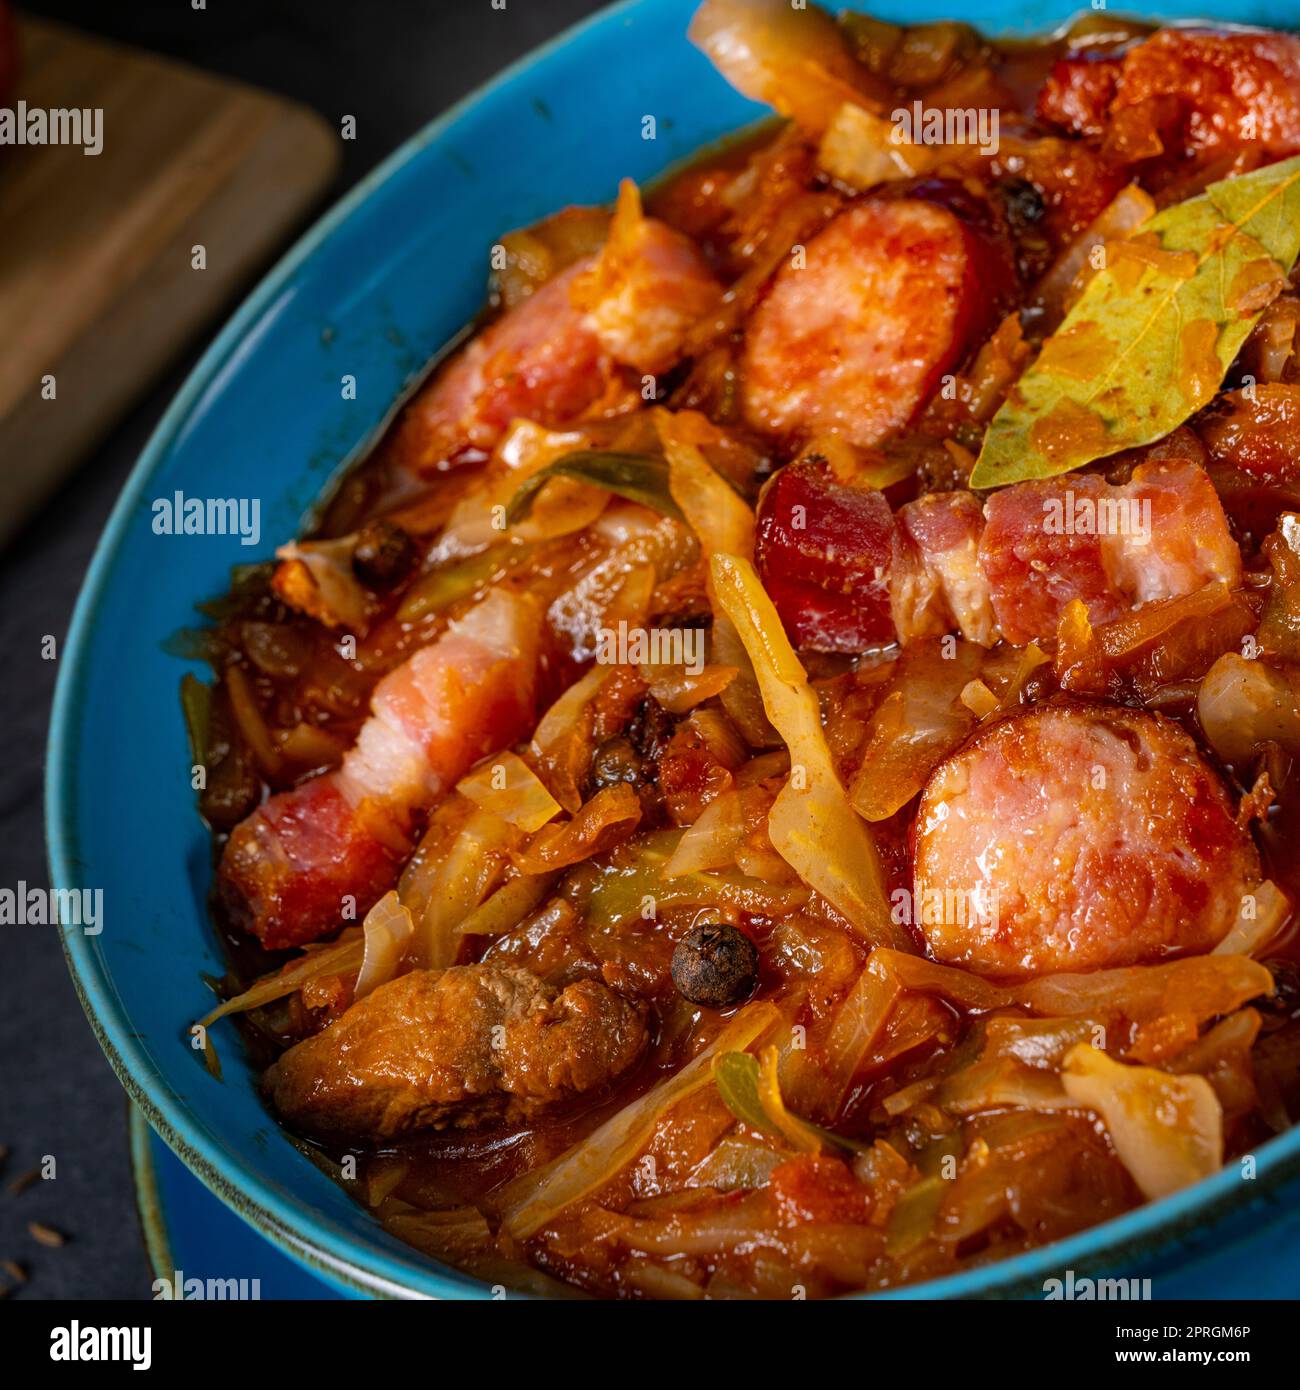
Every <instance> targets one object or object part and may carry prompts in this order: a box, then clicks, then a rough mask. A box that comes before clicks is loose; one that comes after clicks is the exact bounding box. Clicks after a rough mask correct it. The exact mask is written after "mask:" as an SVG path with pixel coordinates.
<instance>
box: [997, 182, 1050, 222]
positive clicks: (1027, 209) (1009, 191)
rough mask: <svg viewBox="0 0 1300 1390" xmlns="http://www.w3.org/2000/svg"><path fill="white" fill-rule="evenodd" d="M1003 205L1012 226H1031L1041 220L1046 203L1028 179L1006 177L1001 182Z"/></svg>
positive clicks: (1045, 209)
mask: <svg viewBox="0 0 1300 1390" xmlns="http://www.w3.org/2000/svg"><path fill="white" fill-rule="evenodd" d="M1001 189H1002V198H1003V205H1004V206H1005V207H1006V210H1007V217H1008V218H1009V219H1010V221H1011V224H1012V226H1014V227H1017V228H1024V227H1032V226H1035V225H1036V224H1037V223H1039V222H1041V221H1042V220H1043V214H1044V213H1045V212H1046V211H1047V204H1046V203H1045V202H1044V201H1043V195H1042V194H1041V193H1040V192H1039V191H1038V189H1037V188H1035V187H1034V185H1033V184H1032V183H1030V182H1029V180H1028V179H1007V180H1006V181H1005V182H1003V183H1002V184H1001Z"/></svg>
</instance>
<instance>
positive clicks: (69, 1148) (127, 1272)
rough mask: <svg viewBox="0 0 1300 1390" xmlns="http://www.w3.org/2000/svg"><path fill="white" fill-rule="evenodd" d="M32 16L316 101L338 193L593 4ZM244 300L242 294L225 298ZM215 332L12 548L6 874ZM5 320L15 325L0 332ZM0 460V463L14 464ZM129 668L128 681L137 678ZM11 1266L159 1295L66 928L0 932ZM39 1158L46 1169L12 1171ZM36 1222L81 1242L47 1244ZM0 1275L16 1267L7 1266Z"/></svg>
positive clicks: (36, 814) (84, 1294)
mask: <svg viewBox="0 0 1300 1390" xmlns="http://www.w3.org/2000/svg"><path fill="white" fill-rule="evenodd" d="M23 8H24V9H25V10H26V11H27V12H28V13H31V14H34V15H40V16H43V17H46V18H49V19H55V20H60V21H63V22H66V23H68V24H73V25H76V26H78V27H80V28H82V29H86V30H89V31H93V32H96V33H100V34H103V35H106V36H108V37H111V38H114V39H117V40H120V41H122V42H125V43H130V44H135V45H138V46H140V47H142V48H149V49H153V50H155V51H157V52H160V53H165V54H169V55H171V56H173V57H176V58H179V59H183V60H185V61H187V62H190V63H193V64H194V65H196V66H198V67H202V68H206V69H208V70H209V71H212V72H216V73H222V74H226V75H228V76H230V77H235V78H239V79H242V80H244V81H247V82H251V83H255V84H257V85H259V86H261V87H265V88H268V89H270V90H273V91H277V92H280V93H283V94H284V95H285V96H288V97H292V98H295V99H297V100H299V101H302V102H304V103H306V104H307V105H310V106H312V107H314V108H315V109H316V110H318V111H319V112H321V113H322V114H323V115H324V116H325V117H326V118H327V119H328V120H329V121H330V123H331V125H333V126H334V127H335V128H336V129H337V120H338V117H339V115H340V114H341V113H343V112H351V113H353V114H355V115H356V116H357V139H356V140H355V141H344V142H341V145H342V151H343V162H342V167H341V171H340V174H339V177H338V179H337V181H336V185H335V187H334V189H333V190H332V192H331V195H330V198H329V199H328V200H327V202H328V201H332V200H333V198H334V197H337V196H339V195H340V194H342V193H343V192H344V191H345V190H346V189H347V188H348V187H350V186H351V185H352V184H353V183H355V182H356V181H357V180H358V179H359V178H361V177H362V176H363V175H364V174H365V173H366V172H367V171H368V170H369V169H371V168H372V167H373V166H374V165H375V164H377V163H378V162H379V161H380V160H382V159H383V158H384V157H385V156H386V155H387V154H388V153H389V152H390V151H391V150H392V149H393V148H394V147H395V146H396V145H398V144H399V143H401V141H403V140H405V139H406V138H407V136H409V135H411V134H412V133H413V132H414V131H416V130H417V129H419V127H420V126H422V125H424V124H425V123H426V122H427V121H429V120H431V119H432V118H433V117H434V116H436V115H438V114H439V113H440V112H441V111H443V110H444V109H445V108H446V107H447V106H449V105H451V104H452V103H453V102H455V101H457V100H458V99H459V98H460V97H462V96H463V95H465V93H467V92H468V91H470V90H472V89H473V88H474V87H476V86H478V85H479V84H480V83H481V82H483V81H485V80H486V79H487V78H489V77H491V76H492V75H493V74H494V73H495V72H497V71H498V70H499V69H500V68H502V67H504V66H505V65H506V64H507V63H510V62H513V61H514V60H515V59H516V58H518V57H520V56H521V55H522V54H524V53H526V52H527V51H528V50H529V49H531V48H534V47H536V45H537V44H539V43H541V42H543V41H544V40H546V39H548V38H550V37H551V36H552V35H553V34H555V33H557V32H559V31H560V30H562V29H564V28H566V27H567V26H568V25H570V24H572V23H574V22H575V21H577V20H579V19H581V18H583V17H585V16H586V15H588V14H590V13H592V12H593V11H595V10H597V9H599V8H601V3H600V0H506V8H505V9H504V10H497V9H493V8H492V4H491V0H337V2H334V0H210V4H209V8H208V9H206V10H202V11H196V10H194V9H192V7H191V6H190V5H189V4H188V3H185V0H131V2H128V0H119V3H110V2H109V0H29V2H28V3H27V4H25V5H24V6H23ZM230 307H232V308H233V305H232V306H230ZM219 326H220V325H219V324H217V323H214V324H212V325H211V326H210V328H209V330H208V331H207V332H206V333H205V334H204V336H203V338H202V341H200V342H197V343H195V344H193V345H192V347H191V350H190V352H189V354H188V355H187V357H186V358H185V359H184V360H182V361H180V362H178V363H176V365H175V367H174V368H173V370H172V371H171V372H170V373H169V374H168V376H167V377H166V378H165V379H164V380H163V381H162V382H161V383H160V384H159V385H158V386H157V387H156V388H155V389H154V390H153V391H152V392H151V394H150V395H149V396H148V398H147V399H146V400H145V401H144V402H143V403H142V404H141V405H140V406H139V408H137V409H136V410H135V411H134V412H133V413H132V414H131V416H130V417H129V418H128V419H126V420H125V421H124V422H123V424H122V425H121V426H120V427H119V428H118V429H117V430H116V431H115V432H114V433H113V434H112V435H111V436H110V437H109V438H107V439H105V440H103V441H102V443H101V444H100V446H99V448H98V449H97V450H96V451H95V453H94V455H93V456H92V457H91V458H90V459H88V460H87V461H86V463H85V465H84V466H83V467H82V468H81V470H80V471H79V472H78V473H77V474H76V475H75V476H74V477H73V479H72V480H71V481H70V482H69V483H68V484H67V486H65V487H64V488H63V490H62V491H61V492H59V493H58V494H57V495H56V496H55V497H54V499H53V500H52V501H51V502H50V503H49V504H48V505H47V506H46V508H45V509H44V511H43V512H42V513H41V514H40V515H39V516H38V517H36V518H35V520H33V521H32V522H30V523H29V524H27V525H26V526H25V527H24V528H23V530H22V532H21V533H20V535H19V537H18V539H17V540H15V541H14V542H13V544H12V545H11V546H10V547H9V549H8V550H7V551H4V552H0V670H2V674H0V886H5V887H16V886H17V884H18V883H19V882H20V881H26V882H27V883H29V884H39V885H42V886H45V885H46V884H47V883H48V878H47V875H46V865H45V841H44V831H43V825H42V822H43V815H42V811H43V807H42V787H41V783H42V773H43V767H44V754H45V736H46V728H47V725H48V721H49V709H50V699H51V696H52V693H53V689H54V681H55V677H56V675H57V673H58V663H57V661H46V660H43V659H42V657H41V644H42V640H43V638H44V637H46V636H47V635H48V636H53V637H54V638H56V639H57V641H58V642H59V644H60V648H61V644H62V639H63V636H64V634H65V633H66V632H67V628H68V621H69V618H70V616H71V613H72V605H73V603H74V601H75V599H76V596H77V592H78V590H79V589H80V587H81V580H82V576H83V574H84V573H85V570H86V566H87V564H88V563H89V561H90V557H91V555H92V553H93V551H94V547H95V543H96V541H97V540H98V538H99V534H100V531H101V530H102V529H103V526H104V523H105V521H106V520H107V518H108V513H109V510H110V508H111V507H112V504H113V501H114V499H115V498H116V496H117V493H118V491H119V489H120V488H121V486H122V484H123V482H124V480H125V478H126V475H127V473H128V472H129V470H130V468H131V466H132V464H133V463H134V462H135V460H136V457H137V456H138V454H139V453H140V450H141V449H142V448H143V446H144V444H145V441H146V440H147V439H148V437H149V434H150V433H151V431H152V430H153V428H154V425H155V424H156V423H157V421H158V418H159V416H160V415H161V414H162V412H163V410H164V408H165V407H166V405H167V403H168V402H169V400H170V399H171V397H172V396H173V394H174V393H175V392H176V390H177V389H178V388H179V386H180V384H181V382H182V381H183V380H184V378H185V376H186V374H187V373H188V372H189V370H190V367H191V366H192V365H193V363H194V361H195V360H196V359H197V357H198V355H199V353H200V352H201V351H202V349H203V348H204V347H206V346H207V342H208V341H209V340H210V338H211V337H212V335H213V333H214V332H215V330H216V329H217V328H218V327H219ZM0 331H3V325H0ZM21 466H22V461H21V460H19V459H0V467H3V468H16V467H21ZM124 678H126V679H129V673H124ZM0 932H3V933H4V935H3V937H0V943H2V944H3V947H4V951H5V953H4V960H3V964H2V965H0V1145H7V1146H8V1149H9V1154H8V1157H7V1160H6V1161H5V1166H4V1171H3V1173H0V1259H14V1260H18V1261H20V1262H21V1263H23V1264H24V1265H26V1266H27V1268H28V1272H29V1276H30V1282H29V1283H28V1284H27V1285H26V1286H25V1287H24V1288H23V1289H22V1290H21V1291H20V1296H24V1297H31V1298H147V1297H150V1288H149V1285H150V1280H151V1278H152V1276H151V1274H150V1273H149V1270H148V1267H147V1264H146V1261H145V1256H144V1249H143V1245H142V1243H141V1238H140V1231H139V1225H138V1222H137V1219H136V1212H135V1202H134V1196H133V1189H132V1185H131V1173H130V1163H129V1158H128V1154H127V1140H126V1119H127V1115H126V1104H127V1102H126V1099H125V1096H124V1094H123V1092H122V1091H121V1089H120V1087H119V1086H118V1084H117V1081H116V1079H115V1078H114V1076H113V1074H112V1072H111V1071H110V1070H109V1067H108V1063H107V1062H106V1061H105V1060H104V1057H103V1054H102V1053H101V1052H100V1050H99V1047H98V1045H97V1044H96V1042H95V1040H94V1038H93V1036H92V1035H91V1032H90V1029H89V1028H88V1027H87V1025H86V1021H85V1018H84V1016H83V1014H82V1011H81V1007H80V1005H79V1004H78V1002H77V999H76V996H75V995H74V993H73V990H72V986H71V983H70V981H69V979H68V974H67V970H66V968H65V966H64V962H63V953H62V950H61V949H60V947H59V942H58V939H57V937H56V935H55V930H54V929H53V928H46V927H32V926H24V927H7V928H0ZM44 1155H52V1156H53V1157H54V1159H55V1160H56V1164H57V1169H56V1172H57V1176H56V1177H55V1179H54V1180H53V1181H46V1182H38V1183H33V1184H32V1185H31V1186H30V1187H28V1188H27V1189H26V1190H25V1191H24V1192H22V1193H20V1194H13V1193H11V1192H10V1191H9V1190H8V1184H10V1183H11V1182H12V1181H13V1179H14V1178H15V1177H17V1176H18V1175H20V1174H22V1173H24V1172H26V1171H27V1170H29V1169H31V1168H33V1167H35V1166H37V1165H38V1164H39V1163H40V1162H41V1161H42V1157H43V1156H44ZM33 1220H35V1221H40V1222H44V1223H46V1224H48V1225H50V1226H53V1227H56V1228H58V1229H59V1230H61V1231H63V1232H65V1233H66V1234H67V1236H68V1242H67V1244H65V1245H64V1246H62V1247H61V1248H59V1249H54V1250H52V1249H45V1248H42V1247H41V1246H40V1245H38V1244H37V1243H36V1242H35V1241H34V1240H33V1239H32V1237H31V1236H30V1234H29V1233H28V1231H27V1223H28V1222H29V1221H33ZM0 1282H5V1277H4V1276H0Z"/></svg>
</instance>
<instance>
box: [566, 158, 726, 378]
mask: <svg viewBox="0 0 1300 1390" xmlns="http://www.w3.org/2000/svg"><path fill="white" fill-rule="evenodd" d="M721 296H722V286H721V285H719V284H718V282H717V281H716V280H715V279H714V278H713V275H712V274H711V273H710V271H709V269H708V267H707V266H706V265H705V264H704V261H703V260H702V259H701V257H700V253H699V252H698V251H697V250H696V249H695V245H694V243H693V242H692V241H690V240H689V239H688V238H686V237H685V236H683V235H682V234H681V233H680V232H677V231H674V230H673V229H672V228H671V227H669V226H667V225H665V224H664V223H663V222H659V221H656V220H655V219H654V218H653V217H645V216H643V215H642V212H641V197H640V194H639V193H638V192H637V187H636V184H634V183H633V182H632V181H631V180H630V179H625V180H624V181H623V184H622V187H621V188H620V190H619V197H618V206H617V208H616V209H615V212H614V221H613V224H612V225H611V227H610V233H609V242H608V244H607V245H606V246H605V249H604V250H603V251H602V252H601V253H600V255H599V256H597V257H596V261H595V264H594V265H593V266H592V268H591V270H590V271H588V272H587V273H586V274H585V275H583V276H582V277H581V279H579V280H578V282H577V283H576V284H575V286H574V292H573V300H574V302H575V303H576V304H577V305H578V306H579V307H580V308H584V309H586V310H587V311H588V313H589V315H590V323H591V327H592V331H593V332H594V333H595V335H596V337H597V339H598V340H599V342H600V345H601V347H602V348H604V350H605V351H606V352H608V353H609V354H610V356H611V357H613V358H614V360H615V361H616V362H620V363H622V364H624V365H625V366H628V367H633V368H635V369H636V370H637V371H638V372H650V373H654V372H663V371H667V370H668V368H669V367H671V366H672V365H673V363H674V362H676V361H677V358H678V357H679V356H680V354H681V347H682V339H683V337H684V335H685V333H686V330H687V329H688V328H690V326H691V325H692V324H693V323H695V322H696V320H697V319H700V318H702V317H703V316H704V315H705V314H707V313H708V312H709V310H711V309H713V308H714V307H715V306H716V305H717V303H718V300H719V299H720V298H721Z"/></svg>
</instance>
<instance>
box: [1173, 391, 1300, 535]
mask: <svg viewBox="0 0 1300 1390" xmlns="http://www.w3.org/2000/svg"><path fill="white" fill-rule="evenodd" d="M1196 430H1197V433H1198V434H1199V435H1200V437H1201V439H1202V440H1203V441H1204V444H1205V447H1206V449H1207V450H1208V451H1209V463H1208V471H1209V475H1210V479H1211V481H1212V482H1213V483H1214V487H1215V490H1216V491H1217V492H1218V494H1219V496H1220V497H1221V498H1222V499H1223V505H1224V507H1225V508H1226V509H1227V511H1228V514H1229V515H1230V516H1231V517H1232V519H1233V520H1234V521H1235V522H1237V524H1238V525H1239V526H1241V527H1243V528H1244V529H1245V530H1247V531H1251V532H1254V534H1255V535H1257V536H1260V535H1264V534H1266V533H1267V532H1269V531H1271V530H1272V529H1273V527H1274V526H1275V525H1276V524H1277V518H1278V515H1279V513H1281V512H1282V511H1284V510H1294V509H1295V508H1296V507H1297V506H1300V386H1291V385H1287V384H1285V383H1283V382H1270V383H1268V384H1259V385H1256V386H1254V387H1252V388H1250V389H1249V390H1242V391H1228V392H1226V393H1225V394H1224V395H1222V396H1220V397H1219V399H1218V400H1217V401H1215V402H1214V404H1213V405H1212V406H1211V407H1210V408H1209V409H1208V410H1207V411H1205V412H1204V413H1203V414H1202V415H1201V416H1200V417H1199V418H1198V420H1197V422H1196Z"/></svg>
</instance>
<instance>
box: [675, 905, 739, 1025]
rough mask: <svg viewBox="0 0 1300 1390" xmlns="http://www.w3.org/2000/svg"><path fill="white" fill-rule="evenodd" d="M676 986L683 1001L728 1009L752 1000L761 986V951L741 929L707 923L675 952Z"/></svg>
mask: <svg viewBox="0 0 1300 1390" xmlns="http://www.w3.org/2000/svg"><path fill="white" fill-rule="evenodd" d="M672 969H673V984H675V985H676V986H677V992H678V994H680V995H681V996H682V998H683V999H688V1000H690V1002H691V1003H692V1004H701V1005H703V1006H704V1008H706V1009H725V1008H727V1007H728V1006H729V1005H731V1004H739V1003H742V1002H743V1001H744V1000H746V999H748V998H749V996H750V995H751V994H753V992H754V987H755V986H756V985H757V984H758V950H757V948H756V947H755V945H754V943H753V942H752V941H751V940H750V939H749V937H747V936H746V935H745V933H744V932H743V931H741V930H740V929H739V928H738V927H733V926H729V925H728V924H727V923H726V922H706V923H702V924H701V925H700V926H697V927H692V928H691V929H690V931H688V932H687V933H686V935H685V936H684V937H682V939H681V940H680V941H679V942H678V943H677V949H676V950H675V951H674V952H673V967H672Z"/></svg>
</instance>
